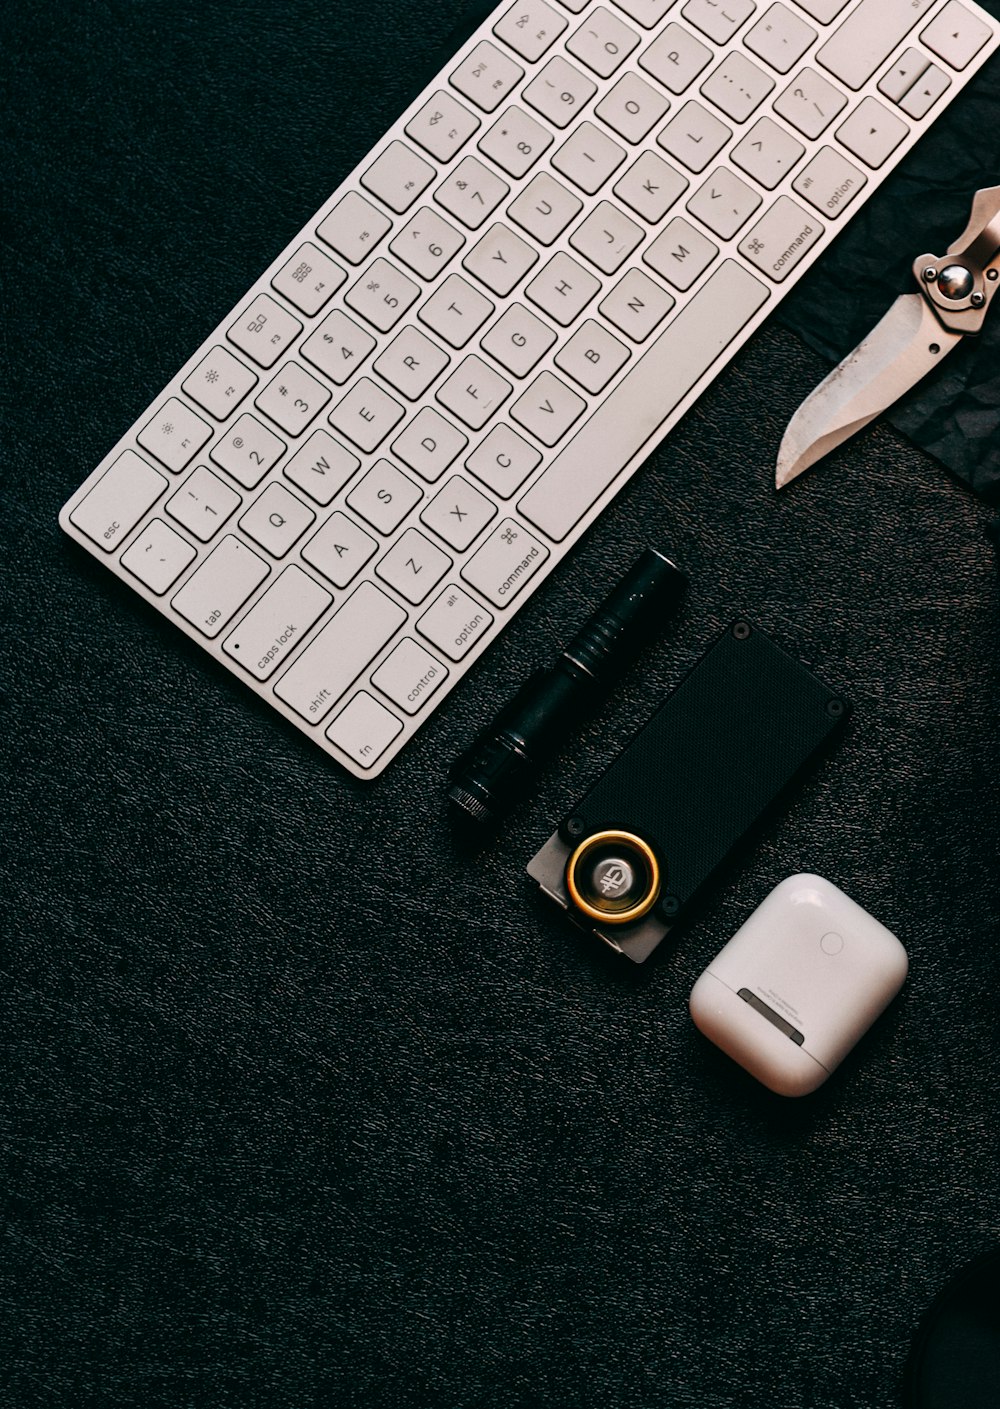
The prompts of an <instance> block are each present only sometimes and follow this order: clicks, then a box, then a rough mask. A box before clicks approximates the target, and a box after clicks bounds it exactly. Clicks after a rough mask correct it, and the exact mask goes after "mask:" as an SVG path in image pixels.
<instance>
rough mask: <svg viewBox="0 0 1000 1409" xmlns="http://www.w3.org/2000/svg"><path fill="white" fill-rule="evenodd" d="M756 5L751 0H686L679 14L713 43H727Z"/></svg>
mask: <svg viewBox="0 0 1000 1409" xmlns="http://www.w3.org/2000/svg"><path fill="white" fill-rule="evenodd" d="M756 8H757V6H756V5H755V4H754V3H753V0H726V3H725V4H724V5H723V4H720V3H719V0H688V2H687V4H686V5H685V6H684V8H683V9H682V10H681V16H682V17H683V18H684V19H686V20H687V22H688V24H690V25H693V26H694V28H695V29H700V30H701V32H702V34H704V35H705V36H706V37H707V38H708V39H711V40H712V41H713V43H715V44H728V43H729V41H730V39H732V37H733V35H734V34H735V33H736V31H737V30H738V29H739V27H740V25H741V24H743V23H744V22H745V21H746V20H748V19H749V18H750V16H751V15H752V14H753V12H754V10H755V9H756Z"/></svg>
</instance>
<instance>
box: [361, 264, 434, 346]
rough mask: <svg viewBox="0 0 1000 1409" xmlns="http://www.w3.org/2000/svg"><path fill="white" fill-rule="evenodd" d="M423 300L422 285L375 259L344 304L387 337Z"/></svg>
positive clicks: (393, 267)
mask: <svg viewBox="0 0 1000 1409" xmlns="http://www.w3.org/2000/svg"><path fill="white" fill-rule="evenodd" d="M419 297H420V285H419V284H415V283H414V282H413V280H412V279H408V278H407V277H406V275H405V274H402V273H400V271H399V270H398V269H397V268H396V267H395V265H393V264H390V263H389V261H388V260H387V259H374V260H372V262H371V264H369V266H368V268H367V270H366V271H365V273H364V274H362V276H361V278H360V279H359V280H358V282H357V283H356V284H354V285H353V286H352V287H351V288H349V289H348V290H347V293H346V294H345V295H344V302H345V303H346V304H347V306H348V308H353V309H354V311H355V313H360V314H361V316H362V318H363V319H364V320H365V322H366V323H371V325H372V327H373V328H378V330H379V332H380V333H387V332H388V331H389V329H390V328H394V327H395V326H396V324H397V323H398V322H399V320H400V318H402V317H403V315H404V313H405V312H406V310H407V309H408V308H409V307H410V306H411V305H412V304H413V303H415V302H416V300H417V299H418V298H419Z"/></svg>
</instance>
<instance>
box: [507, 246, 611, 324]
mask: <svg viewBox="0 0 1000 1409" xmlns="http://www.w3.org/2000/svg"><path fill="white" fill-rule="evenodd" d="M600 287H601V284H600V280H599V279H595V278H594V276H593V274H590V273H588V272H587V270H586V269H584V268H583V266H582V265H580V264H577V262H576V260H575V259H570V257H569V255H568V254H564V253H563V252H562V250H560V251H559V252H558V253H557V254H554V255H553V256H552V258H551V259H550V260H549V262H548V264H546V266H545V268H544V269H543V270H542V271H541V272H540V273H539V274H536V275H535V277H534V278H533V279H532V281H531V283H530V284H529V285H528V286H527V288H526V289H525V291H524V292H525V293H526V294H527V296H528V298H530V299H531V301H532V303H535V304H537V305H538V307H539V308H541V309H543V310H544V311H545V312H546V313H548V315H549V317H550V318H554V319H555V320H556V322H557V323H559V324H560V325H561V326H562V327H564V328H565V327H567V326H568V325H569V324H570V323H572V322H573V320H574V318H576V317H577V316H578V315H579V314H580V313H581V312H582V310H583V309H584V308H585V307H586V306H587V304H588V303H589V302H590V300H591V299H592V298H593V297H594V295H595V294H596V293H598V292H599V291H600Z"/></svg>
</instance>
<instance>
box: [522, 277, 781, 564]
mask: <svg viewBox="0 0 1000 1409" xmlns="http://www.w3.org/2000/svg"><path fill="white" fill-rule="evenodd" d="M767 298H768V291H767V289H766V288H765V286H764V285H763V284H761V283H760V281H759V280H757V279H755V278H754V277H753V276H752V275H751V274H748V273H747V271H746V270H745V269H743V268H742V267H741V266H740V265H738V264H737V263H736V262H735V261H734V260H726V261H725V263H724V264H722V265H721V266H720V267H719V269H718V270H717V271H716V273H715V274H713V276H712V277H711V279H709V280H708V282H707V283H706V284H705V286H704V287H703V288H702V289H700V290H699V291H698V292H697V293H696V294H694V295H692V297H691V298H690V299H689V300H688V302H687V303H686V304H685V306H684V307H683V308H682V309H681V310H680V312H679V313H678V314H677V315H676V317H675V318H674V320H673V322H672V323H670V324H668V326H667V328H666V329H665V330H664V332H663V333H661V334H660V336H659V338H657V339H656V340H655V341H654V342H652V343H651V344H650V345H649V349H648V351H647V352H646V353H645V355H644V356H643V357H642V358H641V359H640V360H639V361H637V362H636V363H635V364H634V365H633V367H632V368H631V369H630V370H629V371H628V372H627V373H626V375H625V376H624V377H623V378H622V380H621V381H620V382H619V383H618V385H617V386H616V387H615V389H614V390H613V391H612V392H611V394H610V395H609V396H608V397H607V398H606V400H605V401H603V402H602V403H601V405H600V406H599V407H598V408H597V410H596V411H595V412H594V414H593V415H592V416H591V417H590V419H589V420H588V421H586V422H585V423H584V427H583V431H581V432H580V433H578V434H577V435H575V436H574V437H573V439H572V440H571V441H570V442H569V444H568V445H567V446H566V448H565V449H564V450H563V451H562V452H561V453H560V454H559V455H557V456H556V458H555V459H554V460H553V461H552V463H551V464H550V465H549V466H548V468H547V469H545V470H544V471H543V472H542V474H541V475H540V476H539V478H538V479H537V480H536V481H535V483H534V484H533V485H532V486H531V488H530V489H529V490H528V492H527V494H525V496H524V498H523V499H521V500H520V502H519V505H518V507H519V508H520V510H521V512H522V513H523V514H524V516H525V518H526V519H527V520H528V522H529V523H531V524H533V525H535V526H536V527H537V528H539V529H540V530H541V531H542V532H543V533H544V534H545V535H546V537H548V538H550V539H552V540H553V541H554V542H557V543H558V542H561V541H562V539H564V538H565V537H566V536H567V534H568V533H569V532H570V530H571V529H572V528H573V527H574V525H575V524H577V523H578V522H579V521H580V519H582V518H583V517H584V515H585V514H587V512H588V511H589V510H590V509H591V507H592V506H593V505H595V504H596V503H597V501H598V500H599V499H600V498H601V497H602V496H603V495H605V494H606V493H607V492H608V490H609V489H610V488H611V487H612V485H613V484H614V483H615V480H616V479H618V477H619V475H620V474H621V467H622V466H623V465H625V464H627V463H628V461H629V460H630V459H631V458H632V457H633V456H637V455H639V454H641V453H642V451H643V450H644V448H645V447H648V446H649V445H650V444H651V442H653V441H654V440H655V438H656V435H657V431H658V429H659V427H660V426H661V425H662V424H663V422H664V421H665V420H666V419H667V418H668V417H669V416H670V415H671V413H672V411H673V410H674V408H675V407H676V406H678V405H679V404H680V402H682V401H683V400H684V398H685V397H686V396H687V395H688V394H689V393H690V392H691V391H693V390H694V388H695V387H696V386H697V385H698V383H699V382H700V381H701V379H702V378H703V377H704V376H705V374H706V373H707V372H708V371H709V369H710V368H711V367H713V366H714V365H715V364H716V363H717V362H718V361H719V360H720V358H723V357H724V356H725V355H726V353H727V352H728V351H729V350H730V349H731V347H732V345H733V342H734V340H735V339H736V338H737V337H738V336H739V333H740V332H741V330H742V329H743V328H744V327H745V326H746V324H747V323H748V322H749V321H750V319H751V318H752V317H753V316H754V314H755V313H756V312H757V310H758V309H759V308H760V307H761V305H762V304H764V303H765V302H766V301H767ZM584 431H585V432H586V433H583V432H584ZM595 445H599V446H601V451H602V453H601V454H600V455H595V454H594V446H595Z"/></svg>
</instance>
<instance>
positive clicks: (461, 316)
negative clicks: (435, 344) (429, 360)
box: [417, 274, 496, 348]
mask: <svg viewBox="0 0 1000 1409" xmlns="http://www.w3.org/2000/svg"><path fill="white" fill-rule="evenodd" d="M495 306H496V305H495V304H493V303H491V302H490V300H489V299H488V298H487V297H486V295H485V294H481V293H480V292H479V290H478V289H474V288H473V287H472V285H471V284H468V283H466V281H465V280H464V279H463V278H462V276H461V275H460V274H449V275H448V277H447V279H445V281H444V283H443V284H441V285H439V286H438V288H436V289H435V290H434V292H433V293H432V294H431V296H430V298H429V299H428V300H427V302H426V303H425V304H424V305H423V306H422V307H421V308H420V309H418V310H417V317H418V318H419V319H420V321H421V322H422V323H426V324H427V326H428V328H431V329H433V331H434V332H435V333H437V334H438V336H439V337H442V338H444V340H445V342H446V343H447V344H448V345H449V347H454V348H459V347H464V346H465V344H466V343H467V342H468V341H469V339H470V338H471V337H473V336H474V335H475V334H476V333H477V332H478V331H479V329H480V328H481V327H482V326H483V324H484V323H485V322H486V320H487V318H488V317H489V316H490V314H491V313H492V312H493V310H494V308H495Z"/></svg>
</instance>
